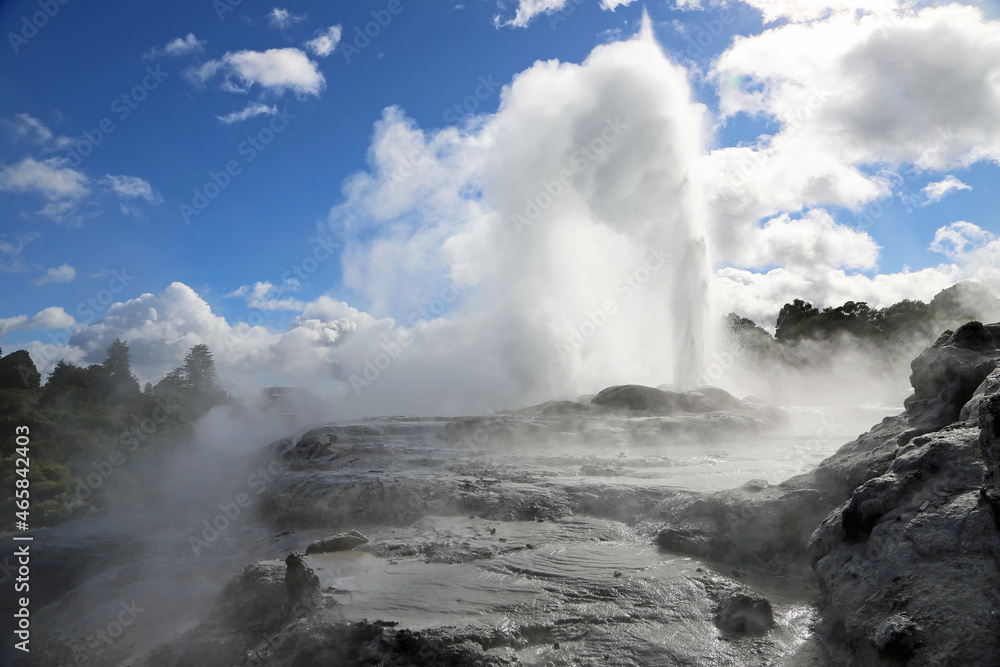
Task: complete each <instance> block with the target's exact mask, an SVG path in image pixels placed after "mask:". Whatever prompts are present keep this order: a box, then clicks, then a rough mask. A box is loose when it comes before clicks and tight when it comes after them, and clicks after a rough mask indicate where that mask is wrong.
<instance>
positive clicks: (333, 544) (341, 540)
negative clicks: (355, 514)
mask: <svg viewBox="0 0 1000 667" xmlns="http://www.w3.org/2000/svg"><path fill="white" fill-rule="evenodd" d="M367 542H368V538H367V537H365V536H364V535H362V534H361V533H359V532H358V531H356V530H352V531H351V532H349V533H339V534H337V535H331V536H330V537H327V538H324V539H322V540H316V541H315V542H312V543H311V544H310V545H309V546H308V547H306V554H318V553H328V552H331V551H350V550H351V549H354V548H355V547H359V546H361V545H362V544H366V543H367Z"/></svg>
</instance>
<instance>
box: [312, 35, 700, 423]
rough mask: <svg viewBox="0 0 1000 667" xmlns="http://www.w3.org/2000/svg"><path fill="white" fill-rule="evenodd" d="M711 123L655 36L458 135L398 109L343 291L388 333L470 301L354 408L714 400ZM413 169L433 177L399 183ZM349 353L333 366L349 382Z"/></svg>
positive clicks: (346, 217)
mask: <svg viewBox="0 0 1000 667" xmlns="http://www.w3.org/2000/svg"><path fill="white" fill-rule="evenodd" d="M703 114H704V108H703V106H702V105H700V104H697V103H695V102H693V101H692V99H691V91H690V87H689V85H688V81H687V72H686V70H685V69H683V68H682V67H680V66H678V65H677V64H675V63H673V62H671V61H670V59H669V58H668V57H667V56H666V55H665V54H664V53H663V51H662V50H661V48H660V46H659V45H658V44H657V42H656V40H655V38H654V37H653V34H652V29H651V28H650V25H649V21H648V19H646V20H644V23H643V27H642V29H641V30H640V32H639V34H638V35H636V36H635V37H633V38H631V39H628V40H625V41H621V42H615V43H611V44H605V45H601V46H599V47H597V48H595V49H594V51H593V52H592V53H591V54H590V55H589V56H588V57H587V58H586V60H585V61H584V62H583V63H580V64H573V63H563V62H558V61H546V62H541V61H540V62H536V63H535V64H534V65H533V66H532V67H530V68H528V69H527V70H525V71H524V72H522V73H520V74H519V75H517V76H516V77H514V79H513V80H512V81H511V83H510V84H508V85H506V86H505V87H504V88H503V91H502V93H501V102H500V105H499V108H498V109H497V111H496V112H495V113H493V114H490V115H484V116H480V117H476V118H474V119H471V120H469V121H468V122H467V124H466V125H464V126H462V127H460V128H445V129H442V130H438V131H434V132H427V131H423V130H421V129H419V128H418V127H417V126H416V123H415V122H414V121H412V120H410V119H408V118H407V117H406V116H405V115H404V114H403V112H402V111H401V110H400V109H396V108H392V109H388V110H386V112H385V114H384V115H383V118H382V120H381V121H379V122H378V123H377V124H376V128H375V138H374V140H373V145H372V149H371V151H370V155H369V159H370V161H371V166H372V169H371V171H370V172H369V173H365V174H360V175H358V176H356V177H354V178H352V179H350V180H349V181H348V184H347V185H346V186H345V193H346V195H347V196H346V201H345V202H344V203H343V204H341V205H340V206H338V207H336V208H334V210H333V211H332V212H331V218H330V223H331V225H332V226H333V227H334V228H335V229H337V230H338V231H341V232H344V233H345V234H346V251H345V254H344V257H343V264H344V272H345V282H346V283H347V284H348V285H349V286H350V287H352V288H353V289H355V290H356V291H358V292H359V293H361V294H363V295H365V296H366V297H367V298H368V299H369V301H370V304H371V307H372V308H373V309H374V310H375V311H376V312H375V313H374V314H375V315H377V316H381V315H392V316H399V317H401V319H403V320H405V319H406V318H405V314H406V313H408V312H413V311H415V310H419V308H420V305H421V301H420V298H419V297H417V296H414V294H415V293H418V292H420V291H421V290H422V291H423V292H425V293H433V288H432V286H433V285H434V284H436V283H437V284H440V282H441V281H442V280H448V281H451V282H452V283H454V284H455V285H457V286H460V287H461V302H460V304H457V305H456V306H455V307H454V308H453V309H452V310H451V312H449V313H448V314H447V315H446V316H444V317H442V318H440V319H438V320H433V321H431V322H428V323H426V324H424V325H419V326H417V327H415V328H414V329H413V331H412V333H413V337H412V344H411V345H409V346H408V348H407V350H406V353H405V354H403V355H401V356H400V358H399V359H397V360H394V362H393V364H392V366H391V367H390V368H388V369H386V370H385V372H384V373H383V378H382V379H380V380H379V383H380V384H379V385H378V388H377V391H372V392H370V393H368V394H367V395H365V396H363V397H352V396H351V395H350V394H347V395H345V396H343V397H342V398H341V399H339V404H340V405H345V404H350V403H352V402H358V403H360V402H361V401H364V402H365V403H366V405H365V406H364V407H358V408H357V412H358V413H361V412H368V413H372V412H379V411H387V410H391V411H395V412H433V413H438V414H440V413H442V412H447V411H449V410H451V411H466V412H471V411H478V410H484V409H486V410H488V409H493V408H496V407H498V406H502V407H519V406H523V405H527V404H530V403H532V402H540V401H544V400H549V399H552V398H556V397H567V398H574V397H575V396H577V395H579V394H582V393H592V392H595V391H597V390H600V389H602V388H604V387H606V386H608V385H611V384H621V383H642V384H650V385H659V384H663V383H671V382H673V383H676V384H680V385H697V384H704V381H703V380H704V378H703V377H702V372H701V369H702V365H703V357H704V352H703V350H704V340H705V339H706V335H705V322H706V309H707V304H708V298H707V294H706V292H707V276H708V260H707V256H706V254H707V253H706V247H705V206H704V202H703V200H704V196H703V187H702V183H701V177H700V173H699V164H700V159H701V157H702V155H703V152H704V141H703V127H702V119H703ZM406 155H419V156H421V162H420V169H418V170H410V172H408V173H410V176H408V177H407V178H404V179H401V178H400V177H399V174H400V173H401V172H400V169H401V167H402V166H404V165H401V164H400V163H399V162H400V160H401V159H403V158H401V156H406ZM411 172H412V173H411ZM380 307H381V308H384V311H381V312H380ZM349 348H350V346H349V345H345V346H344V347H343V348H337V349H336V350H333V351H332V352H331V354H332V355H334V356H335V357H336V358H337V359H338V361H340V362H341V363H342V368H347V369H348V370H347V375H349V374H350V372H351V371H350V370H349V369H350V368H351V367H353V366H354V365H357V364H355V362H354V360H353V359H351V358H349V355H348V351H349ZM353 356H354V357H355V358H356V357H358V354H357V352H356V351H355V354H354V355H353ZM361 358H362V359H363V358H364V356H363V355H361ZM341 372H342V373H343V370H342V371H341ZM379 404H385V405H388V406H391V407H385V405H379Z"/></svg>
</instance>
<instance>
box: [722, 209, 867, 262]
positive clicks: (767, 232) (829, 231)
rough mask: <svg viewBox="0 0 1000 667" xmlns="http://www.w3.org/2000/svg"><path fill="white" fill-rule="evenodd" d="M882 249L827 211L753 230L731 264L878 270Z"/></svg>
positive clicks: (786, 217)
mask: <svg viewBox="0 0 1000 667" xmlns="http://www.w3.org/2000/svg"><path fill="white" fill-rule="evenodd" d="M878 256H879V246H878V245H877V244H876V243H875V240H874V239H872V237H871V236H869V235H868V234H867V233H866V232H861V231H857V230H855V229H852V228H850V227H847V226H845V225H841V224H839V223H837V222H836V221H835V220H834V219H833V217H832V216H831V215H830V214H829V213H828V212H827V211H824V210H813V211H809V212H808V213H807V214H806V215H804V216H802V217H801V218H798V219H795V218H792V217H791V216H789V215H788V214H784V215H781V216H778V217H776V218H772V219H770V220H768V221H767V222H765V223H764V224H763V225H762V226H761V227H759V228H756V229H754V230H753V231H752V232H751V233H750V234H749V235H748V237H747V238H746V240H745V242H744V243H743V244H742V245H741V247H740V248H739V249H736V250H734V252H733V253H731V255H730V259H731V260H732V262H733V263H734V264H736V265H738V266H742V267H745V268H761V267H773V266H786V267H794V268H800V269H801V268H805V269H810V270H812V271H816V272H820V271H823V270H825V269H829V268H842V269H860V270H868V269H874V268H876V264H877V262H878Z"/></svg>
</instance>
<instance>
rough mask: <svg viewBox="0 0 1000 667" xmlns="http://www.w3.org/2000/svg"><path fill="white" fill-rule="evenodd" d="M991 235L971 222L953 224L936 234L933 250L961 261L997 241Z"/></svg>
mask: <svg viewBox="0 0 1000 667" xmlns="http://www.w3.org/2000/svg"><path fill="white" fill-rule="evenodd" d="M995 238H996V237H995V236H994V235H993V234H992V233H991V232H988V231H986V230H985V229H983V228H982V227H979V226H978V225H974V224H972V223H971V222H964V221H959V222H953V223H951V224H950V225H948V226H946V227H940V228H938V230H937V231H936V232H935V233H934V241H933V242H932V243H931V250H933V251H934V252H939V253H941V254H942V255H945V256H946V257H949V258H951V259H959V258H961V257H962V256H964V255H965V254H966V253H968V252H969V251H970V250H974V249H978V248H982V247H983V246H985V245H987V244H989V243H990V242H992V241H993V240H995Z"/></svg>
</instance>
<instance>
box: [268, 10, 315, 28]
mask: <svg viewBox="0 0 1000 667" xmlns="http://www.w3.org/2000/svg"><path fill="white" fill-rule="evenodd" d="M267 20H268V24H269V25H270V26H271V27H272V28H277V29H278V30H284V29H285V28H288V27H291V26H293V25H295V24H296V23H300V22H302V21H305V20H306V15H305V14H301V15H296V14H292V13H291V12H290V11H288V10H287V9H283V8H279V7H275V8H274V9H272V10H271V11H270V12H268V14H267Z"/></svg>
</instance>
